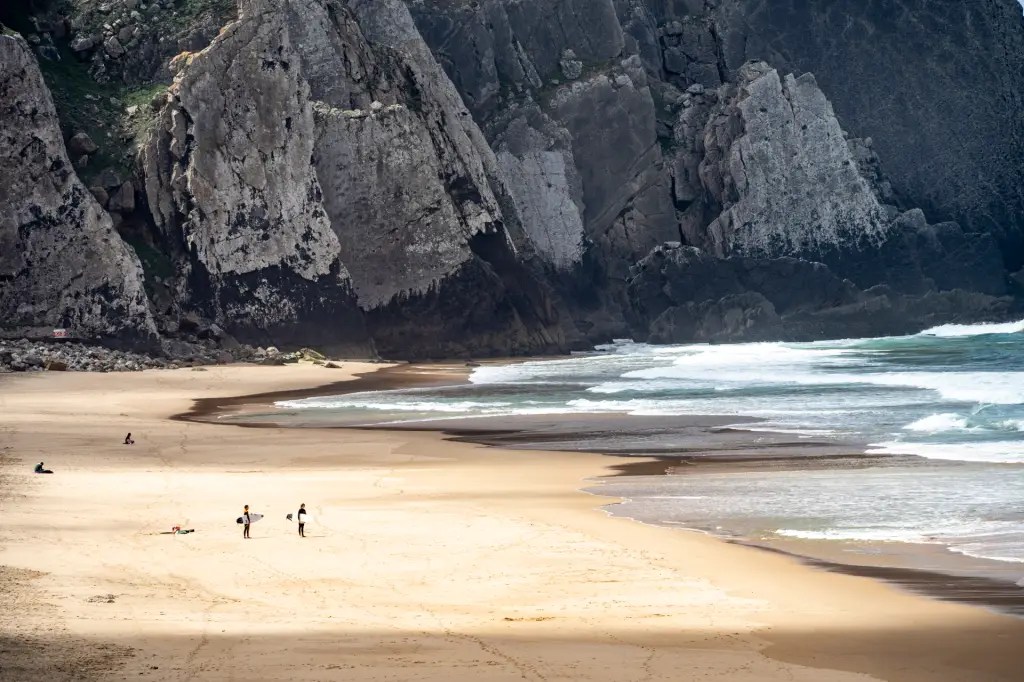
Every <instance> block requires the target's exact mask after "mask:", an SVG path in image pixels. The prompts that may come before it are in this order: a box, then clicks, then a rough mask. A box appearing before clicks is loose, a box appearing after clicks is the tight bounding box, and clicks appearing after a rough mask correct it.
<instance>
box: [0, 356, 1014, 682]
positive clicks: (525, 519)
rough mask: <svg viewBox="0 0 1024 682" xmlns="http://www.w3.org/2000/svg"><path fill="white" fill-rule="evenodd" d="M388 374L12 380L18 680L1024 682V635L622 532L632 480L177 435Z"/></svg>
mask: <svg viewBox="0 0 1024 682" xmlns="http://www.w3.org/2000/svg"><path fill="white" fill-rule="evenodd" d="M380 367H381V365H373V364H360V363H350V362H346V363H344V367H343V369H340V370H338V369H326V368H321V367H315V366H311V365H301V366H295V365H291V366H285V367H260V366H226V367H210V368H207V369H204V370H203V371H193V370H187V369H186V370H173V371H147V372H141V373H126V374H78V373H39V374H31V375H5V376H0V448H2V450H0V514H2V516H0V518H2V523H0V679H3V680H18V681H25V680H65V679H68V680H70V679H84V680H88V679H103V680H106V679H110V680H119V679H125V680H127V679H133V680H135V679H143V680H357V681H360V680H385V679H387V680H439V681H440V680H446V681H451V680H522V679H526V680H608V681H612V680H614V681H621V680H737V681H743V680H749V681H767V682H772V681H774V680H779V681H782V680H786V681H793V680H796V681H799V682H804V681H806V682H822V681H824V682H833V681H834V682H846V681H853V680H861V681H862V680H871V679H877V680H901V681H904V680H905V681H909V682H918V681H920V682H925V681H928V682H947V681H948V682H953V681H974V680H977V681H979V682H981V681H985V682H999V681H1002V680H1006V681H1010V680H1019V679H1021V671H1020V664H1021V660H1022V659H1021V651H1024V620H1020V619H1016V618H1012V617H1009V616H1004V615H998V614H995V613H992V612H990V611H987V610H984V609H982V608H977V607H971V606H965V605H960V604H953V603H947V602H941V601H938V600H934V599H929V598H926V597H922V596H917V595H913V594H909V593H906V592H903V591H901V590H899V589H897V588H896V587H893V586H891V585H889V584H886V583H883V582H879V581H875V580H871V579H868V578H862V577H855V576H848V575H841V574H837V573H832V572H827V571H823V570H818V569H814V568H811V567H808V566H805V565H803V564H801V563H799V562H798V561H796V560H795V559H792V558H790V557H787V556H783V555H777V554H772V553H769V552H765V551H760V550H757V549H752V548H749V547H743V546H738V545H733V544H729V543H726V542H723V541H720V540H717V539H714V538H710V537H707V536H704V535H701V534H698V533H693V532H685V531H681V530H674V529H667V528H658V527H651V526H645V525H641V524H638V523H636V522H633V521H630V520H627V519H618V518H611V517H609V516H608V515H607V514H606V513H605V512H604V511H602V510H601V507H602V506H603V505H606V504H610V503H612V502H614V500H610V499H607V498H602V497H597V496H594V495H590V494H587V493H583V492H580V489H581V488H583V487H585V486H592V485H593V484H594V480H596V479H598V478H600V477H601V476H605V475H610V474H612V473H614V471H613V469H612V467H614V466H616V465H621V463H622V460H621V459H620V458H615V457H609V456H601V455H592V454H581V453H567V452H539V451H517V450H512V449H499V448H489V447H485V446H481V445H474V444H472V443H465V442H451V441H446V440H445V439H444V437H443V436H442V435H441V434H438V433H432V432H417V431H383V430H362V431H360V430H349V429H281V428H272V427H271V428H243V427H239V426H232V425H225V424H210V423H197V422H193V421H183V420H176V419H172V418H171V417H172V416H174V415H178V414H181V413H183V412H186V411H188V410H189V409H190V408H191V407H193V405H194V401H195V400H201V399H213V398H218V397H226V396H241V395H250V394H261V393H267V392H274V391H289V390H300V389H308V388H311V387H316V386H321V385H326V384H329V383H331V382H336V381H340V380H344V379H351V378H353V377H355V376H356V375H357V374H359V373H365V372H371V371H373V370H375V369H377V368H380ZM411 380H416V378H415V377H414V378H413V379H411ZM128 431H131V432H132V434H133V436H134V438H135V440H136V442H135V444H134V445H132V446H126V445H123V444H122V439H123V438H124V435H125V433H126V432H128ZM39 461H45V462H46V465H47V467H49V468H52V469H54V470H55V471H56V474H54V475H53V476H42V475H34V474H33V473H32V467H33V466H34V465H35V464H36V463H37V462H39ZM303 502H304V503H305V504H306V507H307V509H309V511H310V513H311V514H312V515H313V520H312V521H311V522H310V523H309V524H308V525H307V528H306V532H307V536H308V537H306V538H300V537H298V535H297V533H296V528H295V525H294V524H293V523H291V522H289V521H287V520H286V519H285V515H286V514H288V513H294V512H295V511H296V510H297V508H298V505H299V503H303ZM243 504H249V505H250V506H251V508H252V510H253V511H255V512H259V513H263V514H265V515H266V518H264V519H263V520H262V521H260V522H258V523H256V524H253V526H252V539H251V540H243V539H242V533H241V527H240V526H238V525H236V524H235V523H234V519H235V517H237V516H238V515H239V514H240V513H241V511H242V505H243ZM172 526H181V527H182V528H186V529H195V532H194V533H190V534H187V535H175V534H169V531H170V530H171V527H172Z"/></svg>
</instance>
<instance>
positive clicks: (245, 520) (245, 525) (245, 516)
mask: <svg viewBox="0 0 1024 682" xmlns="http://www.w3.org/2000/svg"><path fill="white" fill-rule="evenodd" d="M242 538H243V539H246V540H248V539H249V505H245V509H244V510H243V511H242Z"/></svg>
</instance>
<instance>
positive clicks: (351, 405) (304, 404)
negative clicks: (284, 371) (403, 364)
mask: <svg viewBox="0 0 1024 682" xmlns="http://www.w3.org/2000/svg"><path fill="white" fill-rule="evenodd" d="M274 405H275V406H277V407H280V408H284V409H290V410H303V409H306V410H309V409H357V410H381V411H395V412H448V413H461V412H507V411H508V409H509V407H511V405H512V403H506V402H474V401H470V400H465V401H454V402H440V401H433V400H400V399H395V398H392V399H386V398H378V399H353V398H351V396H337V397H334V398H329V397H328V398H307V399H304V400H282V401H280V402H277V403H274Z"/></svg>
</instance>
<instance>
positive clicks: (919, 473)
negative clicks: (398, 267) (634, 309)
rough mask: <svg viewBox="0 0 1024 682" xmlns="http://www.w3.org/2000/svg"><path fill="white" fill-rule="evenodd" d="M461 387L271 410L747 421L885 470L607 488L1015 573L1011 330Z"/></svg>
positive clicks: (709, 521)
mask: <svg viewBox="0 0 1024 682" xmlns="http://www.w3.org/2000/svg"><path fill="white" fill-rule="evenodd" d="M470 382H471V383H470V385H469V386H453V387H443V388H431V389H408V390H399V391H384V392H366V393H356V394H349V395H343V396H325V397H322V398H312V399H306V400H297V401H288V402H284V403H281V404H279V406H280V407H281V408H283V409H287V410H290V411H298V412H307V411H313V412H323V413H325V414H329V413H344V414H345V415H346V416H348V417H349V418H351V417H353V416H355V417H357V418H362V417H365V418H366V419H367V420H372V421H374V422H376V423H380V422H382V421H384V422H409V421H426V422H442V423H438V424H437V425H438V426H442V427H443V421H444V420H445V419H450V418H465V417H477V416H491V417H494V416H508V417H513V416H515V415H543V414H548V415H554V414H565V413H578V414H606V413H617V414H628V415H645V416H646V415H661V416H673V415H736V416H737V417H741V416H742V417H754V418H758V419H759V420H760V421H758V422H757V423H753V424H751V423H738V424H737V428H741V429H746V430H750V431H754V432H756V431H768V432H776V433H783V434H789V435H790V437H791V438H793V439H797V440H799V439H814V440H815V441H823V440H824V441H828V440H836V441H841V442H856V443H865V444H867V445H866V446H865V447H864V448H863V450H864V451H865V453H867V454H874V455H877V456H878V461H880V462H881V464H880V465H878V466H869V467H863V466H861V467H858V468H842V467H836V468H828V469H825V470H804V469H797V470H792V471H769V472H765V471H758V472H734V473H723V474H704V475H697V476H667V477H657V478H651V477H644V478H643V479H636V480H633V481H630V480H629V479H622V480H619V481H615V482H613V483H612V484H611V487H610V488H609V492H610V493H611V494H615V495H622V496H624V497H627V498H629V502H628V503H627V504H626V505H624V508H625V509H626V510H627V512H626V513H628V514H629V515H631V516H635V517H637V518H641V519H643V520H648V521H653V522H668V523H682V524H687V525H691V526H696V527H702V528H708V529H714V530H718V531H723V530H724V531H728V530H729V529H730V528H742V529H744V530H745V531H746V530H747V529H750V528H752V527H753V528H757V529H759V532H761V533H765V534H768V535H772V534H774V535H777V536H779V537H796V538H809V539H833V540H865V541H876V542H877V541H882V542H885V541H902V542H927V543H936V544H942V545H945V546H946V547H948V548H949V549H950V550H952V551H954V552H958V553H962V554H967V555H970V556H976V557H982V558H987V559H994V560H998V561H1003V562H1024V322H1018V323H1011V324H999V325H946V326H942V327H936V328H934V329H930V330H927V331H925V332H922V333H920V334H916V335H913V336H904V337H890V338H877V339H860V340H841V341H823V342H815V343H751V344H731V345H678V346H650V345H646V344H636V343H632V342H626V341H624V342H618V343H615V344H611V345H608V346H603V347H600V348H598V349H597V350H595V351H594V352H592V353H586V354H580V355H577V356H574V357H571V358H567V359H559V360H551V361H536V362H525V363H517V364H509V365H501V366H486V367H480V368H478V369H476V370H475V371H474V372H473V374H472V376H471V378H470ZM738 422H739V420H738ZM907 455H910V456H914V457H906V456H907ZM888 456H892V457H891V464H887V462H888V461H889V459H890V458H889V457H888ZM918 458H919V459H918Z"/></svg>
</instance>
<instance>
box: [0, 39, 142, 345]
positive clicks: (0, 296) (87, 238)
mask: <svg viewBox="0 0 1024 682" xmlns="http://www.w3.org/2000/svg"><path fill="white" fill-rule="evenodd" d="M0 327H2V328H3V329H4V330H5V331H7V332H11V331H12V330H13V331H16V330H21V333H24V334H27V335H34V334H45V335H48V334H49V333H50V332H51V331H52V329H54V328H57V327H62V328H68V329H70V330H72V332H74V333H75V334H77V335H79V336H82V337H87V338H96V339H99V340H103V341H106V342H112V343H120V344H135V345H146V344H149V343H151V342H153V341H154V340H155V333H156V327H155V325H154V323H153V318H152V315H151V313H150V309H149V304H148V301H147V300H146V294H145V291H144V289H143V275H142V268H141V266H140V264H139V260H138V258H136V256H135V254H134V253H133V252H132V251H131V249H129V248H128V246H127V245H126V244H125V243H124V242H123V241H121V239H120V237H119V236H118V235H117V233H116V232H115V231H114V229H113V227H112V225H111V221H110V216H109V215H107V213H105V212H104V211H103V209H102V208H101V207H100V205H99V204H98V203H97V202H96V200H95V198H94V197H93V195H92V194H90V192H89V191H88V190H87V189H86V188H85V186H84V185H83V184H82V182H81V181H80V180H79V179H78V177H77V176H76V175H75V172H74V170H72V168H71V163H70V162H69V160H68V157H67V153H66V151H65V149H64V142H63V137H62V136H61V132H60V128H59V127H58V122H57V114H56V112H55V111H54V107H53V102H52V100H51V98H50V93H49V90H47V88H46V86H45V84H44V83H43V77H42V75H41V74H40V72H39V67H38V65H37V63H36V61H35V58H34V57H33V56H32V53H31V51H30V49H29V47H28V45H27V43H26V42H25V41H24V40H23V39H22V38H20V37H18V36H10V35H0Z"/></svg>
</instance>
